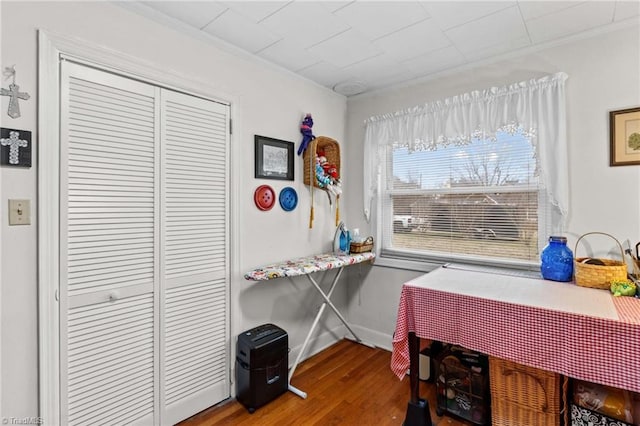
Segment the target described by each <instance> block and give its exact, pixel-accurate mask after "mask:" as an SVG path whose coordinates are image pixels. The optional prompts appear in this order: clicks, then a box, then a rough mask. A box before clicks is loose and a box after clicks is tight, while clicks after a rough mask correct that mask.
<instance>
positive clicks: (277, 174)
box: [254, 135, 294, 180]
mask: <svg viewBox="0 0 640 426" xmlns="http://www.w3.org/2000/svg"><path fill="white" fill-rule="evenodd" d="M254 141H255V177H256V178H262V179H281V180H293V178H294V176H293V171H294V169H293V158H294V157H293V145H294V143H293V142H287V141H281V140H279V139H273V138H268V137H266V136H259V135H255V138H254Z"/></svg>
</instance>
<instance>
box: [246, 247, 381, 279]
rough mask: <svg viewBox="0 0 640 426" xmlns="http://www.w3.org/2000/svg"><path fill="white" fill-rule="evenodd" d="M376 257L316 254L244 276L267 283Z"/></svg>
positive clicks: (259, 269) (273, 265)
mask: <svg viewBox="0 0 640 426" xmlns="http://www.w3.org/2000/svg"><path fill="white" fill-rule="evenodd" d="M375 257H376V255H375V254H374V253H357V254H333V253H325V254H316V255H313V256H306V257H300V258H298V259H292V260H286V261H284V262H280V263H273V264H271V265H266V266H262V267H260V268H256V269H254V270H253V271H249V272H247V273H246V274H244V278H245V279H246V280H251V281H267V280H272V279H275V278H283V277H297V276H300V275H307V274H312V273H314V272H320V271H327V270H329V269H336V268H341V267H343V266H348V265H355V264H356V263H362V262H366V261H368V260H372V259H374V258H375Z"/></svg>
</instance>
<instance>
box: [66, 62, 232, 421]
mask: <svg viewBox="0 0 640 426" xmlns="http://www.w3.org/2000/svg"><path fill="white" fill-rule="evenodd" d="M61 71H62V72H61V75H62V78H61V95H60V98H61V165H60V236H61V238H60V316H61V318H60V328H61V344H60V348H61V353H60V360H61V365H60V372H61V374H60V377H61V390H60V396H61V410H60V411H61V423H62V424H69V425H76V424H78V425H100V424H104V425H116V424H117V425H120V424H141V425H150V424H154V425H157V424H173V423H175V422H177V421H179V420H181V419H184V418H186V417H188V416H190V415H193V414H195V413H196V412H198V411H200V410H202V409H203V408H206V407H208V406H211V405H213V404H215V403H217V402H219V401H221V400H222V399H224V398H227V397H228V396H229V377H228V370H229V368H228V359H229V355H228V349H227V347H228V307H227V300H228V290H227V287H228V286H227V284H226V283H227V282H228V262H227V257H226V256H227V253H228V250H227V239H228V237H227V234H228V232H227V228H228V227H227V223H228V217H227V213H226V211H227V205H228V202H227V197H228V195H227V194H228V191H227V180H226V175H227V174H228V171H227V165H228V160H227V146H228V136H227V135H228V128H227V124H226V123H227V122H228V106H225V105H220V104H217V103H214V102H210V101H205V100H202V99H198V98H193V97H189V96H187V95H183V94H179V93H175V92H171V91H168V90H166V89H161V88H159V87H155V86H153V85H151V84H146V83H142V82H139V81H135V80H132V79H128V78H125V77H122V76H117V75H114V74H111V73H108V72H104V71H99V70H96V69H93V68H89V67H86V66H83V65H78V64H74V63H70V62H62V64H61ZM182 148H184V149H182Z"/></svg>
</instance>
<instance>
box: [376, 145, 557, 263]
mask: <svg viewBox="0 0 640 426" xmlns="http://www.w3.org/2000/svg"><path fill="white" fill-rule="evenodd" d="M384 156H385V157H384V161H382V165H383V167H381V171H380V183H381V184H380V188H379V191H378V193H377V194H376V196H375V198H374V205H375V218H376V220H375V223H376V226H375V234H376V236H377V240H378V241H380V244H378V248H377V260H376V265H377V266H386V267H391V268H399V269H408V270H414V271H420V272H430V271H432V270H434V269H436V268H438V267H440V266H442V265H444V264H447V263H457V264H469V265H479V266H491V267H497V268H506V269H517V270H525V271H538V270H539V269H540V262H539V261H533V260H531V261H527V260H518V259H507V258H490V257H485V256H473V255H468V254H465V255H462V254H461V255H455V254H444V253H441V252H429V251H425V252H420V251H415V250H411V249H404V248H393V247H385V246H384V244H385V242H386V241H385V238H384V237H383V236H384V235H385V234H384V233H385V232H387V233H389V232H390V233H393V211H392V210H393V202H392V200H391V198H392V197H393V196H394V195H431V194H467V193H468V194H470V193H474V194H478V193H495V192H496V191H499V192H503V193H504V192H522V189H523V188H526V189H532V186H531V185H525V184H521V185H510V186H499V185H493V186H486V187H483V186H477V187H463V188H448V189H415V190H412V189H389V188H390V187H391V186H392V185H391V183H392V182H393V147H392V146H389V147H387V149H386V150H385V152H384ZM535 190H536V192H537V194H538V251H539V252H540V251H542V248H543V247H542V246H541V237H540V236H541V235H547V234H549V233H551V232H552V225H551V222H550V218H549V215H548V214H545V211H546V210H548V209H545V208H543V207H542V206H546V203H547V200H546V191H545V188H544V186H543V185H542V183H541V182H540V181H538V184H537V187H536V189H535ZM543 203H544V204H543ZM385 205H386V206H389V209H390V210H389V211H388V212H386V214H385V213H383V210H384V208H385Z"/></svg>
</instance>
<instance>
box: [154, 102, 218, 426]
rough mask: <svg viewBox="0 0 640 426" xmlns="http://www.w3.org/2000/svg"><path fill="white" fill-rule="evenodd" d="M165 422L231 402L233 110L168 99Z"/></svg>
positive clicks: (165, 144)
mask: <svg viewBox="0 0 640 426" xmlns="http://www.w3.org/2000/svg"><path fill="white" fill-rule="evenodd" d="M161 96H162V118H161V123H162V124H161V126H162V132H161V134H162V153H163V155H162V158H163V170H162V188H163V190H162V232H161V235H162V243H161V247H162V249H161V250H162V255H161V258H162V261H161V270H162V287H163V289H164V290H165V291H164V292H163V296H164V298H163V311H164V316H163V317H162V322H161V324H162V330H163V333H164V335H163V339H162V342H163V348H162V351H161V353H162V361H161V362H162V366H163V375H162V377H163V385H162V388H163V396H164V402H163V406H164V407H165V410H166V411H165V416H164V418H165V419H166V420H167V422H164V423H170V424H171V423H175V422H177V421H179V420H182V419H184V418H186V417H188V416H189V415H191V414H193V413H197V412H199V411H201V410H203V409H205V408H207V407H209V406H211V405H212V404H211V400H212V398H214V399H215V401H221V400H222V399H224V398H227V397H228V396H229V392H230V390H229V366H228V364H227V360H228V359H229V353H228V341H229V321H228V318H229V309H228V306H227V300H228V298H229V297H228V291H229V290H228V285H227V283H228V277H229V265H228V261H227V258H228V253H229V250H228V231H227V228H228V226H227V224H228V223H229V219H228V214H227V211H228V203H229V202H228V190H227V187H228V179H229V178H228V170H227V169H228V167H227V164H228V148H227V147H228V137H229V136H228V135H229V128H228V123H229V109H228V108H229V107H228V106H226V105H222V104H218V103H215V102H211V101H207V100H204V99H200V98H195V97H193V96H187V95H184V94H181V93H176V92H172V91H169V90H163V91H162V95H161Z"/></svg>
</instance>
